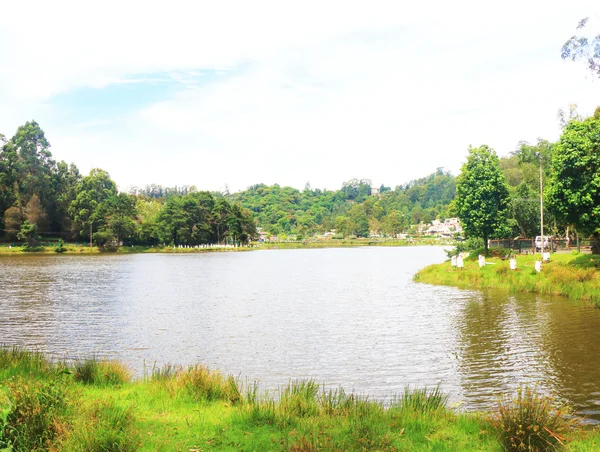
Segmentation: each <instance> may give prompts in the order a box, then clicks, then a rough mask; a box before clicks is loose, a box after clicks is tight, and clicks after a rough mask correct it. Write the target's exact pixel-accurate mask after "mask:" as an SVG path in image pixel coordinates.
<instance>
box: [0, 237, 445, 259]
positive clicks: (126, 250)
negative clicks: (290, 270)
mask: <svg viewBox="0 0 600 452" xmlns="http://www.w3.org/2000/svg"><path fill="white" fill-rule="evenodd" d="M452 243H453V242H451V241H447V240H446V241H443V242H440V241H436V240H434V239H426V240H414V241H411V242H409V241H406V240H389V239H388V240H386V239H347V240H307V241H304V242H293V241H291V242H268V243H252V244H251V245H250V246H240V247H232V246H227V247H225V246H212V247H199V248H194V247H190V248H179V247H173V246H156V247H150V246H119V247H107V248H98V247H96V246H93V247H90V246H83V245H73V244H66V245H65V247H64V249H63V250H62V251H61V253H57V252H56V246H55V245H53V246H40V247H39V248H38V249H37V250H36V251H35V252H28V251H27V250H25V249H24V248H23V247H22V246H8V245H7V244H4V246H2V245H0V256H1V255H15V254H16V255H19V254H32V255H35V254H69V255H73V254H75V255H79V254H101V253H107V254H110V253H116V254H139V253H207V252H223V251H250V250H260V249H267V250H269V249H304V248H345V247H357V246H423V245H449V244H452Z"/></svg>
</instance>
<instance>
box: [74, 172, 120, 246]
mask: <svg viewBox="0 0 600 452" xmlns="http://www.w3.org/2000/svg"><path fill="white" fill-rule="evenodd" d="M116 194H117V184H115V182H114V181H113V180H112V179H111V178H110V175H109V174H108V173H107V172H106V171H104V170H101V169H98V168H95V169H93V170H91V171H90V174H89V176H86V177H84V178H83V179H81V181H80V182H79V183H78V184H77V187H76V188H75V199H74V200H73V201H72V202H71V206H70V207H69V213H70V214H71V216H72V217H73V221H74V222H75V224H76V225H77V227H78V228H79V231H80V234H81V235H82V236H84V237H85V236H86V235H87V234H89V236H90V245H91V242H92V234H93V232H94V230H96V231H97V230H98V229H100V228H102V227H103V226H104V224H105V223H106V219H105V216H104V215H103V212H102V203H103V202H104V201H106V200H107V199H109V198H110V197H112V196H115V195H116Z"/></svg>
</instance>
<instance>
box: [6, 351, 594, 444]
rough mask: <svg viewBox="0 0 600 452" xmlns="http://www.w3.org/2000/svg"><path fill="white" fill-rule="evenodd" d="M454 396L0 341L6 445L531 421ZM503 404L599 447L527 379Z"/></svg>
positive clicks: (304, 438)
mask: <svg viewBox="0 0 600 452" xmlns="http://www.w3.org/2000/svg"><path fill="white" fill-rule="evenodd" d="M4 401H8V404H6V403H5V404H3V403H1V402H4ZM447 401H448V397H447V395H445V394H443V393H442V392H441V391H440V390H439V389H438V388H433V389H431V388H430V389H427V388H422V389H418V388H417V389H408V388H406V389H405V390H404V392H401V393H400V394H397V395H395V396H392V397H391V398H390V399H389V402H388V403H386V404H383V403H382V402H377V401H373V400H370V399H369V398H368V397H367V396H363V395H357V394H355V393H346V392H345V391H344V390H343V388H341V387H339V388H337V389H332V390H328V389H325V387H324V386H323V385H322V384H321V383H319V382H316V381H314V380H290V381H289V382H288V383H287V385H284V386H281V387H280V389H279V390H278V391H277V392H276V393H275V394H273V393H271V394H269V393H263V392H259V388H258V385H257V384H256V383H252V382H248V381H246V382H245V383H243V382H241V381H240V379H239V378H235V377H233V376H231V375H223V374H221V373H220V372H218V371H214V370H210V369H208V368H207V367H205V366H202V365H195V366H190V367H185V368H184V367H178V366H166V367H163V368H160V369H153V371H152V372H151V373H150V375H147V376H145V377H144V378H143V379H140V380H133V379H132V378H131V373H130V372H129V371H128V369H127V368H126V366H124V365H123V364H121V363H119V362H115V361H99V360H95V359H88V360H83V361H76V362H60V361H51V360H49V359H47V358H46V356H45V355H44V354H42V353H38V352H32V351H28V350H26V349H20V348H16V347H15V348H12V349H11V348H6V347H0V410H4V411H0V413H4V414H5V415H6V416H5V417H4V418H3V417H0V447H7V445H8V447H9V450H11V449H10V447H11V446H15V449H16V450H21V449H23V450H29V449H30V448H31V447H29V448H28V447H26V445H29V444H32V443H34V442H35V443H37V444H40V443H41V444H44V445H46V446H47V449H46V448H42V449H37V448H36V450H64V451H67V452H68V451H76V450H77V451H79V450H126V451H130V450H131V451H133V450H149V451H150V450H164V451H169V450H190V451H199V450H211V451H212V450H282V451H298V452H299V451H317V450H386V451H397V450H415V451H418V450H440V451H455V450H464V451H501V450H503V444H507V442H506V441H507V440H510V439H511V438H514V437H517V438H519V437H520V436H519V435H521V433H519V431H521V430H523V429H521V428H519V429H516V428H515V429H514V430H512V433H511V435H513V436H509V437H508V439H507V435H506V434H505V433H503V431H505V430H504V429H505V428H506V426H507V425H508V424H506V423H505V421H506V419H505V418H504V417H502V412H503V411H502V409H499V408H492V409H491V410H490V411H489V412H461V411H457V410H455V409H452V408H451V407H449V406H448V404H447ZM499 403H500V404H503V406H504V407H508V408H509V411H510V414H511V415H512V416H515V418H514V419H512V421H515V422H516V423H517V424H519V423H531V424H532V425H533V424H535V425H537V426H538V429H539V431H540V432H542V434H544V435H545V439H544V441H546V442H545V443H544V444H547V441H554V443H555V444H556V445H557V446H560V444H559V443H563V442H567V450H581V451H592V450H598V447H599V446H600V431H599V430H598V428H597V427H593V426H589V425H587V426H586V425H584V424H582V423H576V422H569V421H568V413H570V411H569V410H568V409H563V408H559V407H557V406H556V405H554V404H553V403H554V402H553V401H552V400H550V399H547V398H545V397H543V396H541V395H538V394H536V393H534V392H531V391H530V390H529V389H524V390H522V391H521V393H519V392H518V393H517V396H516V397H513V398H510V399H506V400H505V401H502V402H499ZM524 406H526V407H532V406H534V407H538V408H539V410H537V411H536V414H539V413H540V410H543V411H545V412H548V413H556V412H557V411H556V410H560V411H559V413H561V419H563V416H564V419H565V420H566V421H565V423H564V424H560V423H559V424H552V423H551V422H554V421H552V420H550V419H549V418H546V419H544V418H534V419H529V418H521V417H519V416H521V414H522V413H523V410H518V409H516V408H517V407H520V408H523V407H524ZM511 407H515V410H512V409H511ZM519 413H521V414H519ZM40 415H41V416H42V418H39V416H40ZM508 420H511V419H510V418H509V419H508ZM3 423H4V425H3ZM30 424H31V425H35V426H36V429H31V425H30ZM42 424H43V425H42ZM517 424H515V425H517ZM519 425H520V424H519ZM57 426H58V427H57ZM42 427H43V428H42ZM511 428H512V427H511ZM544 428H546V429H548V430H550V431H551V434H550V435H546V434H545V433H543V432H544ZM532 431H533V427H532ZM536 431H537V430H536ZM555 434H557V435H560V436H559V438H561V440H560V441H558V442H557V441H556V440H555V438H556V437H555V436H553V435H555ZM521 436H522V435H521ZM532 436H535V435H532ZM534 439H535V438H534ZM3 441H4V443H3ZM26 441H30V442H29V443H27V442H26ZM99 444H100V445H99ZM102 444H111V445H112V447H113V448H110V449H105V448H102V447H101V445H102ZM115 446H118V447H117V448H115ZM536 450H537V449H536Z"/></svg>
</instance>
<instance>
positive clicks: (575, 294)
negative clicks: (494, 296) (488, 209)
mask: <svg viewBox="0 0 600 452" xmlns="http://www.w3.org/2000/svg"><path fill="white" fill-rule="evenodd" d="M536 260H539V255H527V256H517V269H516V270H510V265H509V261H508V259H500V258H487V259H486V262H487V263H488V264H487V265H486V266H485V267H482V268H480V267H479V264H478V261H477V253H472V255H471V256H469V257H468V258H466V259H465V261H464V264H465V265H464V268H463V269H462V270H460V269H458V268H456V267H452V266H451V265H450V262H449V261H448V262H444V263H443V264H436V265H430V266H428V267H426V268H424V269H422V270H420V271H419V272H418V273H417V274H416V275H415V277H414V280H415V281H418V282H424V283H428V284H438V285H447V286H456V287H460V288H464V289H501V290H506V291H510V292H532V293H539V294H544V295H563V296H567V297H570V298H573V299H578V300H590V301H592V302H594V303H595V304H596V306H600V271H599V268H600V256H594V255H589V254H552V255H551V260H550V262H548V263H544V264H543V266H542V271H541V272H540V273H538V272H536V271H535V268H534V265H535V261H536Z"/></svg>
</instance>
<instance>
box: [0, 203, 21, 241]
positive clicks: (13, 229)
mask: <svg viewBox="0 0 600 452" xmlns="http://www.w3.org/2000/svg"><path fill="white" fill-rule="evenodd" d="M22 224H23V212H22V211H21V209H19V208H18V207H15V206H12V207H9V208H8V209H6V211H5V212H4V229H5V232H6V236H7V237H8V238H9V239H10V240H14V239H15V238H17V234H18V233H19V230H20V229H21V225H22Z"/></svg>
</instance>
